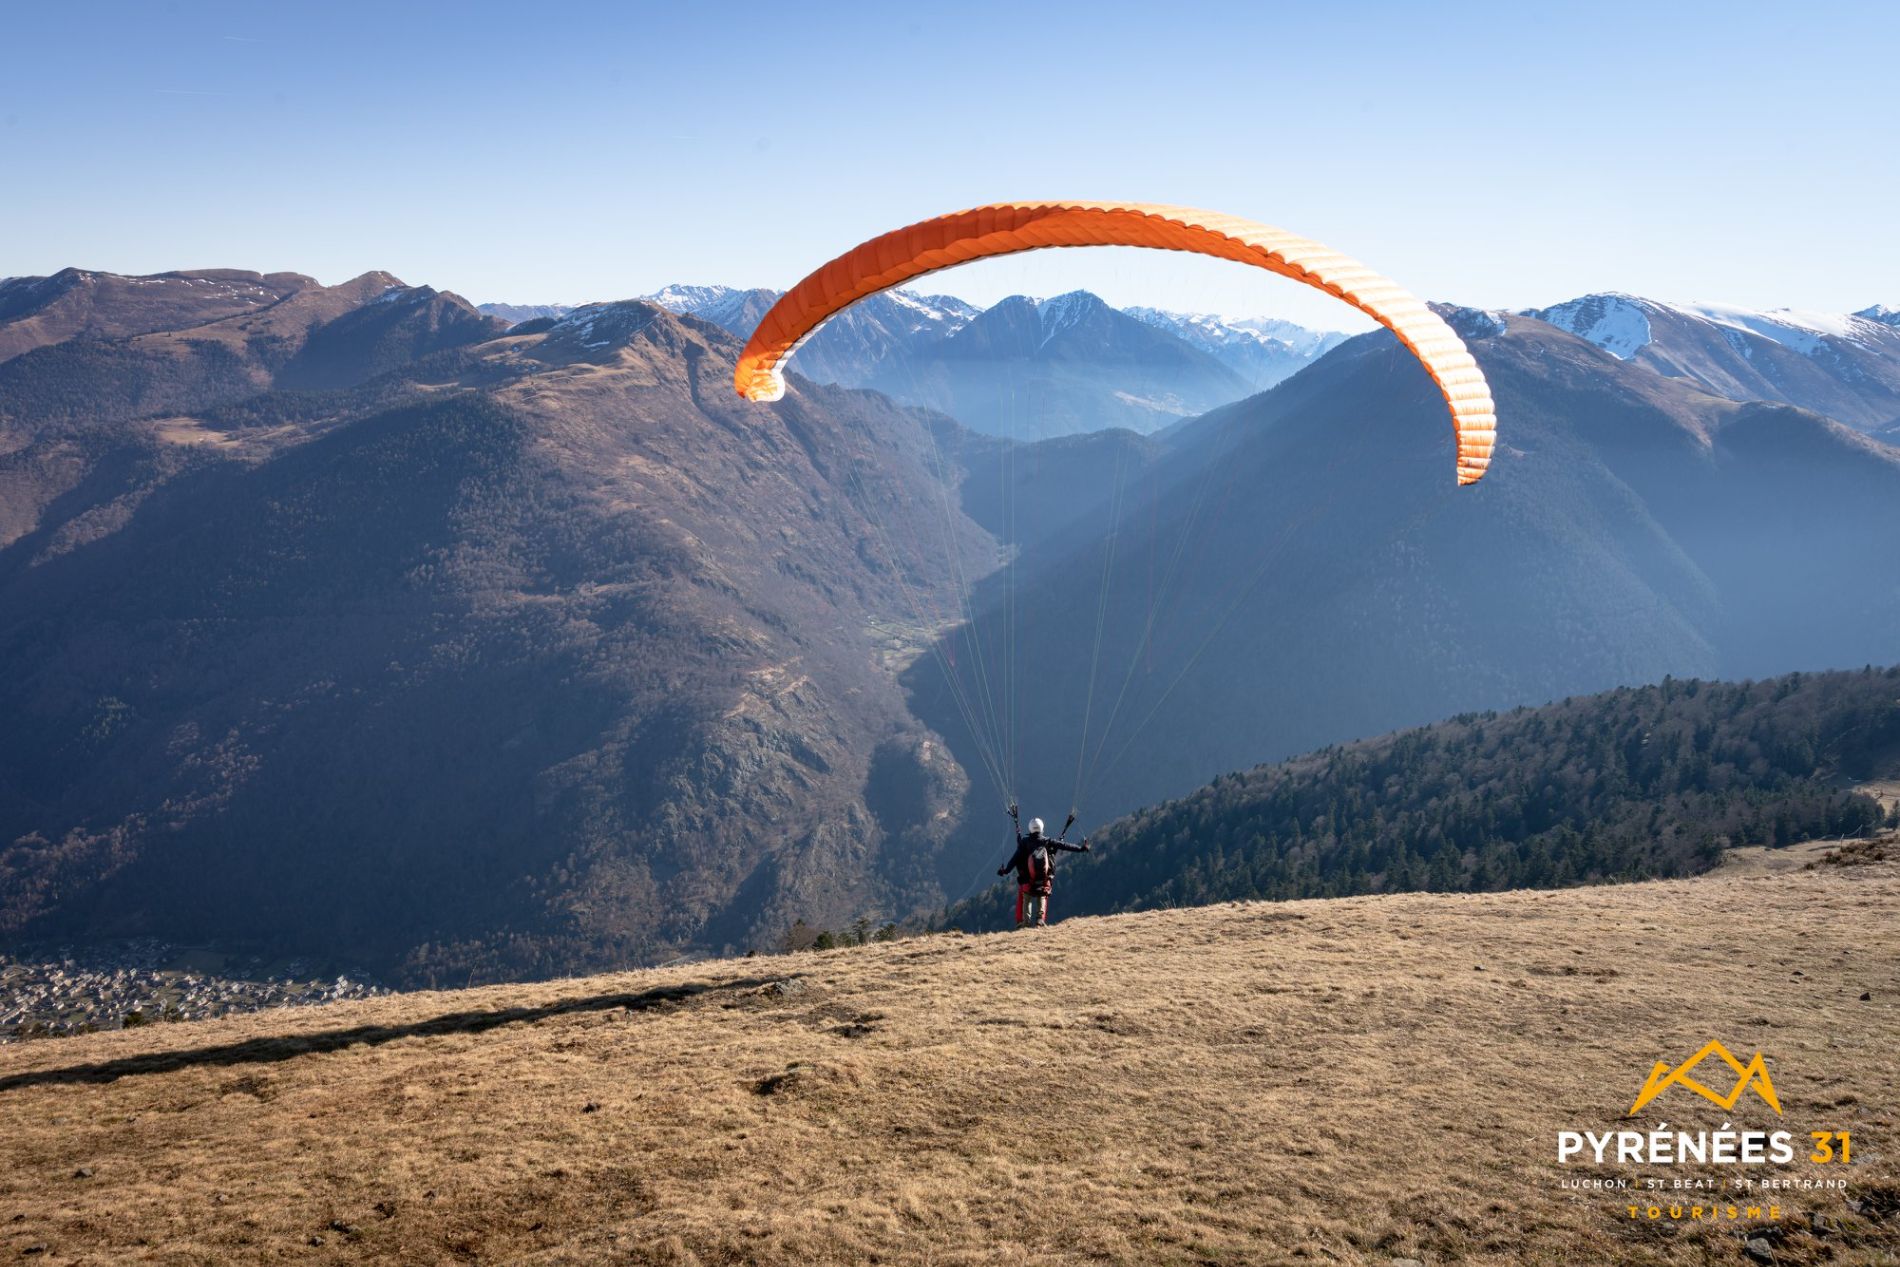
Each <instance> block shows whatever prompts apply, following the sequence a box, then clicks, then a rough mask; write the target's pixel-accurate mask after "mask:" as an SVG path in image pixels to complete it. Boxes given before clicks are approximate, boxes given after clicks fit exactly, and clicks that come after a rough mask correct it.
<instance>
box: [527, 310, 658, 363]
mask: <svg viewBox="0 0 1900 1267" xmlns="http://www.w3.org/2000/svg"><path fill="white" fill-rule="evenodd" d="M667 315H668V313H667V310H666V309H664V308H662V307H660V306H659V305H657V304H650V303H646V302H644V301H642V300H638V299H621V300H616V301H615V302H613V303H606V304H583V305H581V306H580V307H579V308H575V309H573V310H572V311H571V312H569V313H567V314H566V315H565V316H562V317H558V318H556V319H555V322H554V324H553V325H552V326H550V327H548V332H547V333H548V341H549V342H550V343H555V344H561V343H566V344H570V345H575V346H578V347H581V348H584V349H586V350H588V351H590V352H598V351H600V350H601V349H602V348H610V347H617V346H620V345H622V344H625V343H628V342H631V341H632V339H633V337H634V336H635V335H637V334H639V333H640V332H641V331H642V330H645V329H646V328H647V327H649V326H651V325H653V324H654V323H656V322H658V321H660V320H661V319H663V318H666V317H667Z"/></svg>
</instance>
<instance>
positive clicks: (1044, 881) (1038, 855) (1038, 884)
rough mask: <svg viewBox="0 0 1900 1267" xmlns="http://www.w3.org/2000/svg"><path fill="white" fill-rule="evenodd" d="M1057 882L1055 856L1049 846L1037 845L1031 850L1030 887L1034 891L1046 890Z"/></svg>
mask: <svg viewBox="0 0 1900 1267" xmlns="http://www.w3.org/2000/svg"><path fill="white" fill-rule="evenodd" d="M1053 883H1055V858H1054V856H1053V855H1052V854H1051V853H1050V850H1049V846H1047V845H1037V846H1036V847H1035V848H1034V849H1032V850H1030V851H1029V888H1030V890H1031V891H1032V892H1037V893H1042V892H1046V891H1047V890H1048V888H1049V886H1050V885H1051V884H1053Z"/></svg>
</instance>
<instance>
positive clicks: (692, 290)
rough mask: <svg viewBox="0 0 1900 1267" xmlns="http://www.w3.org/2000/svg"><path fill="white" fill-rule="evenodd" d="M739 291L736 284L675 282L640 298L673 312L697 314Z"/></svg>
mask: <svg viewBox="0 0 1900 1267" xmlns="http://www.w3.org/2000/svg"><path fill="white" fill-rule="evenodd" d="M738 293H739V288H738V287H736V286H689V285H682V284H680V283H678V282H675V283H674V284H673V285H671V286H662V287H661V288H660V289H658V290H656V291H654V292H653V293H652V294H650V295H641V296H640V298H642V299H644V300H646V301H647V302H648V303H650V304H658V305H660V307H662V308H666V309H669V310H670V311H673V312H683V313H687V314H690V315H694V316H697V315H698V314H699V312H700V311H701V310H702V309H705V308H710V307H712V306H713V305H714V304H716V303H720V302H723V301H724V300H726V299H729V298H731V297H732V296H733V295H736V294H738Z"/></svg>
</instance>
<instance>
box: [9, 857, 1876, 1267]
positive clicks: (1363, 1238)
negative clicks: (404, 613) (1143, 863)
mask: <svg viewBox="0 0 1900 1267" xmlns="http://www.w3.org/2000/svg"><path fill="white" fill-rule="evenodd" d="M1058 896H1059V895H1058ZM1897 925H1900V866H1896V865H1895V864H1891V863H1882V864H1877V865H1869V866H1857V867H1837V866H1824V867H1818V868H1817V869H1816V870H1814V871H1805V870H1798V869H1797V870H1791V871H1782V870H1768V869H1765V868H1763V869H1753V870H1751V869H1749V868H1748V867H1747V866H1746V865H1745V860H1744V861H1743V862H1738V863H1737V864H1736V866H1734V867H1732V868H1729V869H1724V870H1722V871H1719V872H1718V873H1716V874H1713V875H1710V876H1705V877H1702V878H1699V879H1694V880H1686V881H1669V882H1661V883H1654V884H1643V885H1629V886H1622V887H1614V888H1593V889H1575V890H1568V891H1564V892H1557V893H1528V892H1527V893H1509V894H1496V895H1478V896H1461V895H1453V896H1442V895H1440V896H1434V895H1407V896H1399V897H1388V898H1352V899H1345V900H1340V901H1332V902H1296V903H1285V904H1277V905H1268V904H1250V905H1240V904H1230V905H1225V906H1219V907H1213V908H1207V909H1203V910H1195V911H1170V912H1151V913H1146V914H1140V915H1131V916H1119V917H1114V918H1109V919H1097V920H1076V921H1072V922H1069V923H1065V924H1061V925H1058V926H1056V927H1054V928H1052V929H1050V930H1047V931H1045V932H1042V933H1030V934H1007V935H995V936H987V937H967V936H960V935H947V936H939V937H930V938H923V939H917V940H912V941H904V942H898V943H895V944H891V945H880V946H870V947H864V948H859V949H850V950H841V951H833V952H827V953H823V954H806V955H800V956H795V957H790V958H765V959H756V960H739V961H731V962H725V963H715V964H697V965H690V966H684V967H679V968H673V969H666V970H661V971H654V972H643V973H633V974H626V975H620V976H613V977H601V978H592V979H588V980H575V981H564V982H553V983H548V984H543V985H535V986H518V987H506V988H495V989H487V990H477V991H466V992H459V993H442V994H417V995H406V996H396V997H393V998H389V999H381V1000H375V1001H368V1002H361V1003H352V1004H342V1005H336V1006H332V1007H327V1008H322V1009H310V1010H305V1011H299V1012H294V1013H293V1012H285V1013H276V1014H271V1013H264V1014H258V1015H254V1016H250V1017H245V1018H240V1019H233V1020H229V1021H218V1022H206V1023H201V1024H193V1025H178V1026H156V1027H151V1028H149V1029H145V1030H134V1031H127V1032H123V1033H113V1034H101V1035H95V1036H90V1037H86V1038H79V1039H68V1040H57V1041H47V1042H37V1043H27V1044H21V1045H18V1046H15V1047H10V1048H6V1049H0V1121H4V1123H5V1126H6V1129H5V1131H4V1132H0V1258H4V1259H8V1260H12V1259H15V1258H19V1260H20V1261H32V1262H41V1263H50V1262H58V1263H64V1262H74V1261H90V1262H95V1263H103V1262H115V1263H116V1262H132V1261H147V1262H165V1263H174V1262H175V1263H187V1262H206V1261H210V1262H225V1261H246V1262H253V1261H297V1262H367V1261H375V1262H391V1263H395V1262H401V1263H452V1262H510V1263H518V1262H528V1263H577V1262H596V1261H599V1262H609V1261H611V1262H622V1263H626V1262H632V1263H674V1264H687V1263H698V1264H702V1265H706V1267H710V1265H711V1264H736V1263H763V1264H781V1263H783V1264H793V1263H797V1264H806V1263H917V1264H939V1265H944V1264H990V1263H1019V1264H1030V1263H1034V1264H1047V1263H1077V1264H1080V1263H1128V1264H1196V1265H1198V1264H1208V1263H1216V1264H1253V1263H1260V1264H1266V1263H1289V1262H1353V1263H1358V1262H1366V1263H1391V1262H1395V1261H1398V1260H1403V1259H1407V1258H1410V1259H1414V1260H1418V1261H1422V1262H1426V1263H1433V1264H1443V1263H1452V1262H1469V1263H1491V1264H1506V1263H1509V1264H1518V1263H1548V1264H1559V1263H1561V1264H1565V1265H1566V1267H1575V1265H1576V1264H1584V1263H1600V1262H1627V1263H1705V1262H1716V1263H1729V1264H1744V1263H1750V1262H1758V1261H1761V1260H1760V1259H1759V1258H1751V1257H1749V1256H1748V1254H1747V1249H1746V1246H1747V1244H1748V1242H1749V1240H1750V1239H1751V1238H1752V1239H1754V1240H1755V1241H1757V1242H1758V1245H1757V1252H1758V1253H1767V1254H1768V1255H1770V1256H1771V1257H1772V1260H1773V1261H1774V1262H1775V1263H1779V1264H1789V1263H1819V1262H1839V1263H1849V1262H1874V1261H1883V1258H1882V1255H1886V1256H1889V1258H1888V1259H1885V1260H1890V1256H1892V1255H1894V1254H1896V1253H1900V1149H1897V1148H1896V1143H1895V1137H1894V1128H1895V1117H1896V1114H1895V1109H1896V1105H1895V1102H1894V1097H1895V1088H1896V1086H1900V1008H1897V1007H1896V1004H1897V1003H1900V967H1897V966H1896V962H1895V955H1894V947H1895V941H1894V937H1895V934H1894V929H1895V928H1896V926H1897ZM1712 1039H1714V1040H1719V1041H1720V1042H1722V1043H1723V1044H1725V1046H1726V1047H1727V1049H1728V1050H1730V1051H1731V1052H1732V1053H1733V1054H1734V1055H1735V1056H1736V1058H1737V1059H1738V1061H1742V1062H1746V1061H1750V1060H1751V1059H1752V1058H1753V1057H1754V1056H1755V1055H1756V1054H1757V1053H1760V1055H1761V1056H1762V1058H1763V1062H1764V1067H1765V1068H1766V1069H1767V1070H1768V1072H1769V1073H1770V1075H1771V1076H1772V1085H1773V1087H1774V1088H1775V1089H1776V1091H1777V1092H1778V1101H1779V1104H1780V1108H1781V1113H1780V1114H1779V1115H1777V1114H1775V1113H1774V1112H1772V1111H1771V1110H1770V1109H1769V1108H1768V1107H1767V1105H1766V1104H1765V1103H1764V1102H1763V1101H1762V1100H1761V1099H1760V1098H1759V1096H1758V1095H1757V1093H1756V1092H1754V1091H1750V1090H1748V1089H1747V1088H1743V1094H1742V1096H1741V1098H1740V1099H1739V1100H1738V1101H1737V1103H1736V1104H1735V1105H1734V1107H1733V1108H1730V1109H1724V1108H1722V1107H1720V1106H1718V1105H1715V1104H1710V1103H1708V1102H1706V1101H1704V1100H1702V1099H1700V1098H1699V1097H1698V1096H1696V1095H1695V1094H1694V1093H1693V1092H1692V1091H1691V1090H1690V1089H1688V1088H1685V1087H1680V1086H1678V1087H1671V1088H1669V1089H1668V1090H1667V1091H1665V1092H1664V1093H1663V1094H1662V1095H1661V1096H1659V1098H1657V1099H1656V1100H1655V1102H1654V1103H1652V1104H1651V1105H1650V1106H1648V1107H1647V1108H1645V1109H1644V1110H1643V1112H1642V1113H1641V1114H1639V1115H1638V1116H1637V1117H1636V1118H1635V1119H1628V1118H1626V1117H1625V1116H1624V1115H1625V1114H1626V1113H1627V1111H1628V1110H1629V1108H1630V1106H1631V1103H1632V1101H1633V1100H1634V1099H1635V1098H1636V1095H1637V1093H1638V1091H1639V1090H1640V1089H1641V1088H1642V1087H1643V1086H1644V1085H1645V1080H1646V1079H1647V1078H1648V1077H1649V1076H1650V1074H1651V1070H1652V1069H1653V1067H1654V1066H1655V1065H1656V1064H1657V1063H1658V1062H1663V1063H1665V1064H1666V1065H1669V1066H1673V1065H1675V1064H1677V1063H1679V1062H1683V1061H1686V1060H1688V1059H1689V1058H1690V1057H1691V1056H1693V1055H1694V1054H1695V1053H1696V1052H1697V1051H1698V1050H1699V1049H1701V1048H1703V1047H1704V1046H1705V1045H1706V1044H1707V1043H1709V1042H1710V1040H1712ZM1697 1073H1698V1076H1699V1077H1701V1078H1704V1079H1706V1081H1707V1083H1708V1085H1710V1086H1711V1087H1713V1088H1714V1090H1715V1091H1717V1092H1718V1093H1721V1092H1726V1091H1727V1090H1728V1089H1729V1088H1730V1086H1731V1084H1732V1083H1733V1082H1734V1081H1736V1079H1735V1078H1733V1077H1732V1076H1731V1074H1730V1073H1729V1071H1728V1070H1726V1069H1722V1068H1720V1067H1719V1065H1716V1064H1715V1063H1713V1058H1711V1063H1710V1064H1707V1065H1703V1066H1698V1069H1697ZM1664 1122H1667V1123H1668V1124H1669V1127H1670V1130H1671V1131H1672V1132H1673V1131H1690V1132H1695V1131H1714V1130H1716V1129H1718V1128H1720V1127H1722V1126H1723V1125H1724V1124H1725V1123H1732V1124H1733V1125H1734V1126H1736V1127H1741V1128H1747V1129H1757V1128H1759V1129H1764V1130H1775V1129H1785V1130H1788V1131H1790V1132H1792V1133H1793V1135H1794V1137H1795V1139H1796V1140H1798V1141H1800V1142H1802V1143H1803V1144H1805V1142H1806V1141H1807V1139H1808V1133H1809V1132H1810V1131H1819V1130H1826V1131H1844V1132H1848V1133H1849V1134H1850V1137H1851V1149H1852V1162H1851V1164H1848V1165H1841V1164H1838V1163H1835V1164H1831V1165H1825V1166H1823V1165H1817V1164H1815V1163H1812V1162H1809V1161H1806V1160H1802V1161H1798V1162H1796V1163H1794V1164H1789V1165H1782V1166H1776V1165H1748V1166H1736V1165H1731V1166H1714V1165H1688V1166H1680V1167H1679V1166H1673V1165H1652V1166H1639V1165H1636V1164H1633V1163H1632V1164H1626V1165H1616V1164H1610V1165H1605V1166H1596V1165H1584V1166H1576V1165H1570V1166H1560V1165H1559V1164H1558V1163H1557V1160H1556V1150H1557V1140H1558V1132H1559V1131H1562V1130H1587V1131H1595V1132H1604V1131H1614V1130H1617V1129H1619V1128H1624V1129H1641V1130H1645V1131H1647V1130H1650V1129H1652V1128H1658V1127H1660V1126H1661V1124H1662V1123H1664ZM1737 1177H1742V1178H1746V1179H1748V1180H1751V1181H1755V1182H1757V1183H1759V1182H1760V1181H1763V1180H1774V1181H1777V1182H1783V1181H1785V1182H1801V1181H1813V1180H1816V1179H1826V1180H1837V1181H1840V1182H1842V1183H1843V1184H1844V1185H1845V1186H1844V1188H1823V1189H1819V1190H1811V1189H1802V1188H1776V1189H1763V1188H1759V1187H1754V1188H1749V1189H1746V1190H1727V1191H1718V1192H1715V1193H1710V1192H1708V1191H1707V1190H1698V1189H1663V1190H1659V1191H1658V1192H1656V1193H1655V1194H1649V1193H1642V1194H1640V1195H1639V1197H1638V1198H1637V1200H1636V1204H1637V1205H1638V1216H1637V1217H1636V1218H1634V1219H1632V1218H1631V1217H1630V1216H1629V1214H1628V1207H1629V1205H1630V1204H1631V1198H1630V1196H1629V1195H1628V1193H1627V1192H1625V1191H1618V1190H1604V1189H1602V1188H1596V1187H1584V1188H1580V1187H1576V1186H1572V1185H1574V1184H1576V1183H1578V1182H1599V1181H1610V1182H1617V1181H1621V1182H1626V1183H1638V1184H1640V1183H1642V1182H1643V1181H1645V1180H1649V1179H1654V1180H1657V1181H1659V1182H1664V1183H1673V1182H1677V1181H1682V1180H1694V1179H1700V1178H1708V1179H1711V1180H1713V1181H1716V1182H1727V1181H1729V1180H1732V1179H1734V1178H1737ZM1731 1198H1734V1199H1735V1200H1736V1209H1737V1217H1736V1218H1735V1219H1733V1220H1731V1219H1729V1218H1727V1217H1726V1215H1725V1214H1724V1213H1722V1211H1723V1210H1724V1209H1725V1207H1726V1205H1727V1203H1728V1201H1729V1200H1730V1199H1731ZM1652 1202H1653V1203H1655V1204H1656V1206H1657V1209H1658V1211H1659V1213H1658V1216H1657V1217H1656V1218H1655V1219H1651V1218H1649V1217H1648V1215H1647V1208H1648V1206H1649V1205H1650V1204H1651V1203H1652ZM1672 1206H1674V1207H1676V1208H1678V1209H1679V1210H1680V1211H1681V1212H1682V1217H1681V1218H1671V1217H1670V1216H1669V1214H1668V1211H1669V1209H1670V1208H1671V1207H1672ZM1692 1206H1693V1207H1694V1208H1695V1209H1696V1210H1697V1212H1698V1215H1700V1214H1701V1213H1702V1212H1703V1210H1704V1208H1705V1207H1706V1209H1707V1210H1708V1211H1711V1212H1715V1213H1716V1214H1717V1217H1715V1218H1713V1219H1711V1218H1708V1217H1696V1218H1691V1217H1690V1216H1689V1214H1688V1211H1689V1210H1690V1208H1691V1207H1692ZM1751 1208H1754V1209H1757V1210H1758V1213H1757V1214H1756V1215H1755V1216H1754V1217H1750V1216H1749V1214H1748V1210H1749V1209H1751ZM1770 1211H1772V1213H1773V1216H1774V1217H1772V1218H1771V1217H1770V1216H1769V1215H1770ZM21 1256H25V1257H21Z"/></svg>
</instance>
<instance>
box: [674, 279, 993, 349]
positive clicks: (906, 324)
mask: <svg viewBox="0 0 1900 1267" xmlns="http://www.w3.org/2000/svg"><path fill="white" fill-rule="evenodd" d="M784 293H785V292H784V291H781V290H765V289H762V288H755V289H751V290H741V289H739V288H738V287H736V286H692V285H683V284H677V283H676V284H674V285H671V286H666V287H662V288H661V289H659V290H656V291H654V292H653V293H652V294H650V295H642V296H641V298H642V299H644V300H645V301H646V302H648V303H651V304H658V305H659V306H660V307H662V308H666V309H669V310H670V311H673V312H677V313H682V314H685V315H687V316H692V317H698V318H699V319H700V320H702V321H710V322H712V323H713V324H714V325H717V326H724V327H725V328H726V329H728V330H730V331H732V332H733V333H734V334H736V335H738V336H739V337H740V338H742V339H743V338H746V337H748V336H749V335H751V333H752V330H753V327H755V326H757V325H758V323H759V319H760V318H761V317H763V316H764V315H765V312H766V310H767V309H768V308H770V307H771V306H772V305H773V304H775V303H777V302H778V299H779V296H780V295H782V294H784ZM977 311H978V310H977V309H976V308H974V307H972V306H971V305H969V304H966V303H964V302H963V301H962V300H961V299H957V298H955V297H953V296H950V295H920V294H918V293H916V292H915V291H909V290H887V291H883V292H881V293H879V294H875V295H872V296H870V297H869V298H867V299H864V300H862V301H861V302H859V303H857V304H855V305H853V306H852V307H851V308H849V309H847V310H846V311H845V312H843V313H840V314H839V316H838V317H837V318H836V319H835V320H836V321H838V322H843V323H844V324H846V325H852V324H859V323H863V322H865V321H870V322H873V323H875V324H876V325H878V326H880V327H882V328H883V329H884V330H886V331H888V332H889V333H890V334H892V335H894V336H897V337H900V338H913V337H916V336H918V335H936V336H939V337H941V336H942V335H946V334H950V333H953V332H954V331H956V330H959V329H961V328H962V327H963V326H964V325H966V324H968V322H969V321H970V319H971V318H972V317H974V316H976V315H977Z"/></svg>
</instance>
